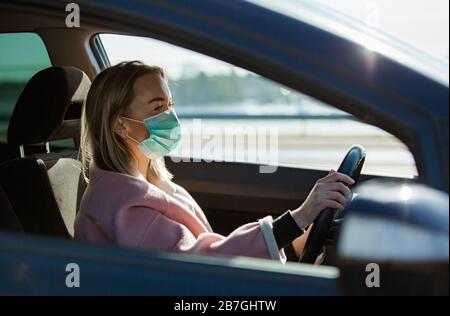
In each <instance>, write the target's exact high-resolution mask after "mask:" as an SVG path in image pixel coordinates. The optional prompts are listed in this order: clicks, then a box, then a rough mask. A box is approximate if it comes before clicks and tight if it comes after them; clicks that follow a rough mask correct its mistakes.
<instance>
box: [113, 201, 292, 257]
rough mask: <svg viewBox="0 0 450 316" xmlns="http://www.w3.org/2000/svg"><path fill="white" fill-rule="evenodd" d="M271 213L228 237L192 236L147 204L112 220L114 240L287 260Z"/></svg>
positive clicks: (172, 248) (209, 233)
mask: <svg viewBox="0 0 450 316" xmlns="http://www.w3.org/2000/svg"><path fill="white" fill-rule="evenodd" d="M271 222H272V219H271V217H270V216H268V217H266V218H264V219H262V220H259V221H258V222H253V223H249V224H246V225H243V226H240V227H238V228H237V229H236V230H234V231H233V232H232V233H231V234H229V235H228V236H226V237H225V236H222V235H219V234H216V233H213V232H204V233H201V234H200V235H198V236H197V237H195V236H194V235H193V234H192V233H191V231H190V230H189V229H188V228H187V227H186V226H184V225H183V224H180V223H178V222H176V221H174V220H172V219H170V218H168V217H166V216H164V215H163V214H161V213H160V212H157V211H154V210H152V209H150V208H146V207H132V208H128V209H125V210H122V211H119V213H118V214H117V217H116V220H115V232H114V234H115V236H116V241H117V243H118V244H119V245H122V246H132V247H136V246H137V247H139V248H145V249H153V250H163V251H179V252H188V253H199V254H219V255H231V256H249V257H257V258H271V259H275V260H281V262H283V263H284V262H285V261H286V257H285V255H284V252H283V251H282V250H281V251H278V247H277V246H276V242H275V238H274V236H273V232H272V226H271Z"/></svg>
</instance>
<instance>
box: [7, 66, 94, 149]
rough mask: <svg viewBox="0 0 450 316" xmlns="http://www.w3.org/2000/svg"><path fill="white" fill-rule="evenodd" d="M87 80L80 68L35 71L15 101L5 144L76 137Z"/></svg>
mask: <svg viewBox="0 0 450 316" xmlns="http://www.w3.org/2000/svg"><path fill="white" fill-rule="evenodd" d="M90 85H91V81H90V80H89V77H88V76H87V75H86V74H85V73H84V72H83V71H81V70H80V69H77V68H74V67H67V66H54V67H50V68H46V69H44V70H41V71H39V72H38V73H36V74H35V75H34V76H33V77H32V78H31V79H30V81H28V83H27V85H26V86H25V88H24V90H23V92H22V94H21V95H20V97H19V99H18V100H17V103H16V107H15V108H14V112H13V114H12V116H11V119H10V122H9V126H8V143H9V144H12V145H30V144H37V143H44V142H47V141H52V140H60V139H65V138H74V137H77V136H78V135H79V133H80V119H81V108H82V105H83V102H84V99H85V98H86V96H87V93H88V91H89V87H90Z"/></svg>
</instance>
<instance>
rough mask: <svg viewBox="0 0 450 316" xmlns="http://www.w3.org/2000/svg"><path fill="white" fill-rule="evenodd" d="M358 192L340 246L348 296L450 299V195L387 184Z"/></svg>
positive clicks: (363, 186)
mask: <svg viewBox="0 0 450 316" xmlns="http://www.w3.org/2000/svg"><path fill="white" fill-rule="evenodd" d="M355 189H356V191H357V192H358V195H357V196H356V197H355V198H354V199H353V200H352V202H351V203H350V204H349V205H348V207H347V209H346V210H345V212H344V213H345V220H344V224H343V226H342V230H341V232H340V238H339V242H338V256H339V260H338V261H339V264H338V266H339V268H340V270H341V285H342V289H343V291H344V294H350V295H423V294H424V295H448V293H449V280H448V277H449V275H448V274H449V273H448V271H449V270H448V269H449V264H448V263H449V261H448V257H449V196H448V193H444V192H440V191H437V190H434V189H431V188H429V187H426V186H424V185H420V184H414V183H413V184H402V183H398V182H388V181H381V180H372V181H367V182H364V183H362V184H360V185H359V186H358V187H357V188H355Z"/></svg>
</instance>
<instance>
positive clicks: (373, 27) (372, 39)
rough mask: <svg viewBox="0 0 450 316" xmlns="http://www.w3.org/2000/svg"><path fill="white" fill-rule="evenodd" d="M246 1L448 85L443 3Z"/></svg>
mask: <svg viewBox="0 0 450 316" xmlns="http://www.w3.org/2000/svg"><path fill="white" fill-rule="evenodd" d="M247 1H248V2H251V3H253V4H256V5H259V6H262V7H265V8H267V9H270V10H272V11H276V12H278V13H281V14H284V15H286V16H289V17H292V18H295V19H297V20H300V21H303V22H306V23H308V24H311V25H314V26H316V27H318V28H320V29H323V30H325V31H328V32H330V33H333V34H336V35H338V36H340V37H343V38H346V39H348V40H351V41H353V42H356V43H358V44H360V45H362V46H364V47H365V48H367V49H368V50H370V51H376V52H378V53H380V54H383V55H385V56H387V57H389V58H391V59H393V60H395V61H397V62H399V63H402V64H405V65H406V66H408V67H410V68H412V69H414V70H415V71H417V72H420V73H422V74H424V75H426V76H427V77H429V78H432V79H434V80H435V81H438V82H440V83H441V84H443V85H446V86H448V84H449V62H448V56H449V11H448V10H449V2H448V1H447V0H429V1H420V0H416V1H414V0H412V1H411V0H409V1H407V0H396V1H388V0H370V1H369V0H315V1H314V0H280V1H270V0H247ZM424 12H426V14H424Z"/></svg>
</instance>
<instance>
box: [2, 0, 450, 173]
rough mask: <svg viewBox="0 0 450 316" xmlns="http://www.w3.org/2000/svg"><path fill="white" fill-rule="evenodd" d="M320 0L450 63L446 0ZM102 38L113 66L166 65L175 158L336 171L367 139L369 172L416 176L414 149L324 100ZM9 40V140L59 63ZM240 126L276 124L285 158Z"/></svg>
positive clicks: (5, 69)
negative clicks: (14, 121)
mask: <svg viewBox="0 0 450 316" xmlns="http://www.w3.org/2000/svg"><path fill="white" fill-rule="evenodd" d="M252 2H255V3H258V2H260V1H252ZM263 2H264V3H263ZM318 2H320V3H321V4H323V5H325V6H328V7H330V8H331V9H334V10H337V11H339V12H342V13H344V14H346V15H348V16H350V17H352V18H354V19H356V20H359V21H360V22H361V23H364V24H366V25H367V26H369V27H371V28H375V29H378V30H380V31H382V32H384V33H387V34H389V35H391V36H393V37H395V38H397V39H398V40H399V41H403V42H404V43H406V44H407V45H410V46H412V47H415V48H417V49H418V50H421V51H423V52H425V53H427V54H430V56H434V57H436V58H439V59H443V60H446V61H447V63H448V56H449V2H448V1H447V0H427V1H425V0H410V1H406V0H396V1H388V0H373V1H364V0H318ZM271 3H273V4H274V8H273V9H275V10H277V9H278V8H277V6H283V5H287V6H290V7H292V6H294V7H295V4H296V1H295V0H292V1H290V0H284V1H272V2H267V1H261V4H262V5H266V6H271ZM275 4H276V6H275ZM99 36H100V39H101V41H102V43H103V46H104V48H105V51H106V53H107V55H108V58H109V60H110V62H111V65H114V64H116V63H118V62H120V61H124V60H141V61H143V62H145V63H147V64H156V65H159V66H162V67H163V68H165V70H166V71H167V73H168V77H169V85H170V88H171V91H172V95H173V100H174V103H175V107H176V110H177V113H178V115H179V117H180V119H181V122H182V126H183V133H184V137H183V144H182V146H180V147H179V149H178V151H177V152H175V153H174V155H183V156H194V157H199V158H207V159H215V160H224V159H225V160H230V161H247V162H258V163H267V162H269V163H275V164H279V165H290V166H302V167H311V168H323V169H330V168H337V166H338V164H339V162H340V161H341V159H342V158H343V156H344V154H345V152H346V150H347V149H348V147H349V146H350V145H352V144H353V143H360V144H362V145H364V146H365V147H366V149H367V153H368V160H367V162H366V165H365V172H367V173H376V174H389V175H397V176H407V177H410V176H414V175H416V173H417V172H416V168H415V164H414V160H413V158H412V156H411V154H410V153H409V151H408V149H407V148H406V147H405V146H404V145H403V144H402V143H401V142H400V141H398V140H397V139H396V138H395V137H393V136H392V135H389V134H387V133H385V132H384V131H382V130H380V129H378V128H376V127H373V126H370V125H367V124H364V123H361V122H358V120H356V119H355V118H354V117H352V116H351V115H349V114H347V113H344V112H342V111H339V110H337V109H334V108H332V107H330V106H328V105H327V104H324V103H322V102H320V101H318V100H315V99H313V98H311V97H308V96H306V95H304V94H301V93H299V92H297V91H293V90H292V89H288V88H286V87H284V86H281V85H279V84H277V83H274V82H272V81H270V80H267V79H265V78H263V77H261V76H259V75H257V74H254V73H252V72H249V71H246V70H244V69H241V68H238V67H234V66H232V65H230V64H227V63H224V62H221V61H219V60H216V59H213V58H210V57H207V56H204V55H201V54H198V53H195V52H192V51H189V50H186V49H183V48H179V47H177V46H173V45H171V44H168V43H165V42H161V41H157V40H154V39H149V38H139V37H131V36H123V35H113V34H101V35H99ZM0 47H2V50H1V51H0V56H1V57H0V138H1V140H2V141H5V140H6V130H7V124H8V120H9V117H10V115H11V112H12V110H13V107H14V105H15V102H16V101H17V98H18V96H19V95H20V92H21V91H22V89H23V87H24V85H25V83H26V82H27V81H28V80H29V79H30V78H31V76H32V75H33V74H34V73H36V72H37V71H39V70H41V69H43V68H46V67H48V66H50V60H49V58H48V55H47V52H46V50H45V46H44V45H43V43H42V40H41V39H40V38H39V37H38V36H37V35H35V34H28V33H20V34H2V35H0ZM18 52H19V53H18ZM193 119H201V124H202V128H205V129H208V130H209V131H210V133H209V135H207V137H205V135H203V134H202V132H199V131H198V130H195V128H194V125H195V124H194V123H193ZM237 126H240V127H242V126H245V127H246V128H247V129H248V130H249V131H250V132H251V131H252V130H253V131H254V130H257V129H258V128H261V127H262V128H266V127H267V128H269V127H270V128H272V130H274V131H276V134H277V144H276V151H277V152H276V158H275V160H276V161H275V160H274V157H275V156H274V155H272V156H271V157H272V160H271V161H263V159H262V160H261V157H260V156H259V155H252V154H251V152H255V151H258V150H259V151H261V150H263V151H273V150H274V148H273V147H270V146H268V145H267V146H266V147H265V148H263V149H262V148H260V146H261V145H258V142H256V143H255V142H253V143H252V142H250V141H248V138H245V137H233V136H239V135H231V136H230V135H228V136H225V135H226V134H227V132H226V131H227V130H228V131H230V130H233V129H234V130H235V128H236V127H237ZM235 131H236V130H235ZM237 133H240V132H239V131H237ZM241 133H245V131H241ZM228 134H230V133H229V132H228ZM240 136H242V135H240ZM244 136H245V135H244ZM224 137H231V138H232V140H233V141H234V146H233V147H229V148H223V146H222V149H223V150H222V151H214V150H213V151H211V150H210V151H198V150H196V149H195V148H193V147H192V144H193V143H194V139H197V140H198V139H200V142H201V144H202V146H203V145H205V144H206V143H208V142H210V143H211V142H216V143H217V144H218V145H219V146H220V144H223V143H224V142H225V140H224ZM267 140H269V141H270V137H268V138H267ZM64 144H65V145H70V144H67V143H64ZM56 145H57V144H56ZM224 151H230V152H225V153H224ZM272 154H273V153H272ZM263 156H264V157H267V156H268V155H267V154H266V155H263ZM269 156H270V155H269Z"/></svg>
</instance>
